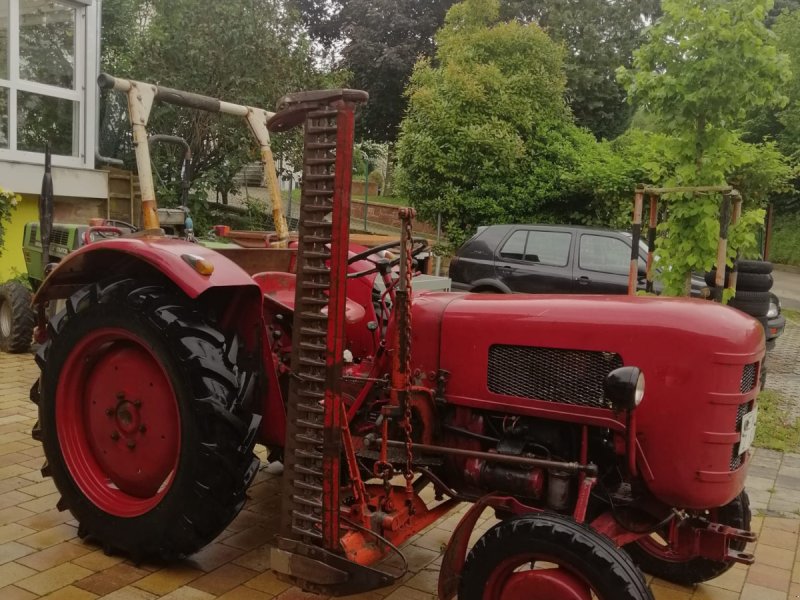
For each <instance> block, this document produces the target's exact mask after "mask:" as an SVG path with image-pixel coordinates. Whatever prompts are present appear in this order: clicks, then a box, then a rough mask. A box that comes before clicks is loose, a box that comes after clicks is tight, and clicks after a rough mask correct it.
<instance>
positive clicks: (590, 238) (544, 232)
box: [450, 225, 705, 294]
mask: <svg viewBox="0 0 800 600" xmlns="http://www.w3.org/2000/svg"><path fill="white" fill-rule="evenodd" d="M630 257H631V234H630V233H627V232H624V231H611V230H607V229H592V228H588V227H576V226H569V225H565V226H562V225H491V226H489V227H481V228H479V229H478V233H477V234H475V235H474V236H473V237H472V239H470V240H469V241H468V242H467V243H466V244H464V245H463V246H462V247H461V248H460V249H459V251H458V252H457V253H456V256H455V258H453V260H452V262H451V263H450V278H451V279H452V280H453V289H454V290H463V291H472V292H505V293H508V292H528V293H534V294H625V293H626V292H627V290H628V268H629V266H630ZM646 260H647V248H646V246H645V245H644V244H641V246H640V248H639V274H640V276H641V280H642V284H643V283H644V270H645V264H646ZM692 283H693V285H692V287H693V288H694V287H698V292H699V288H701V287H703V286H704V285H705V284H704V283H703V281H702V279H700V278H698V280H697V282H695V281H693V282H692Z"/></svg>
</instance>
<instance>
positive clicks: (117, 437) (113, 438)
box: [111, 431, 119, 440]
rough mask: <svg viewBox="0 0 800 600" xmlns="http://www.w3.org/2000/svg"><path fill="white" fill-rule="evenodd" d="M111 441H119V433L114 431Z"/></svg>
mask: <svg viewBox="0 0 800 600" xmlns="http://www.w3.org/2000/svg"><path fill="white" fill-rule="evenodd" d="M111 439H112V440H118V439H119V431H112V432H111Z"/></svg>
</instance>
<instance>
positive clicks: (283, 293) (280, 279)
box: [253, 271, 367, 325]
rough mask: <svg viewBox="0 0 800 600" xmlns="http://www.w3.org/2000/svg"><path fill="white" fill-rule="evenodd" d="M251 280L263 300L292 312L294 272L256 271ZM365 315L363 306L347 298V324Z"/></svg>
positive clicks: (326, 309) (324, 309) (355, 321)
mask: <svg viewBox="0 0 800 600" xmlns="http://www.w3.org/2000/svg"><path fill="white" fill-rule="evenodd" d="M253 281H255V282H256V283H257V284H258V287H260V288H261V293H262V294H264V300H266V301H268V302H270V303H272V304H274V305H276V306H277V307H279V308H281V309H283V310H285V311H288V312H294V295H295V283H296V282H297V277H296V276H295V274H294V273H283V272H280V271H265V272H264V273H256V274H255V275H253ZM322 311H323V312H324V313H327V312H328V308H327V307H325V308H323V309H322ZM366 316H367V311H365V310H364V307H363V306H361V305H360V304H358V303H357V302H353V301H352V300H350V299H349V298H348V299H347V303H346V304H345V310H344V319H345V321H347V323H348V324H350V325H354V324H356V323H359V322H360V321H362V320H363V319H364V318H365V317H366Z"/></svg>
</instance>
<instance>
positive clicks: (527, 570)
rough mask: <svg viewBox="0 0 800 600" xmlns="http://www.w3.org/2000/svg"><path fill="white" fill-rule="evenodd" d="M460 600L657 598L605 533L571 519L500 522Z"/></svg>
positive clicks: (468, 567)
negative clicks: (602, 533)
mask: <svg viewBox="0 0 800 600" xmlns="http://www.w3.org/2000/svg"><path fill="white" fill-rule="evenodd" d="M458 598H459V600H590V599H591V598H599V599H601V600H653V595H652V593H651V592H650V590H649V589H648V587H647V584H646V583H645V580H644V577H643V576H642V572H641V571H640V570H639V569H638V568H637V567H636V565H635V564H634V563H633V561H632V560H631V559H630V557H629V556H628V555H627V554H625V552H623V551H622V550H620V549H619V548H617V547H616V546H615V545H614V543H613V542H612V541H611V540H610V539H608V538H607V537H605V536H603V535H601V534H599V533H597V532H595V531H593V530H592V529H590V528H589V527H587V526H586V525H582V524H580V523H576V522H575V521H573V520H572V519H570V518H568V517H564V516H561V515H554V514H536V515H526V516H523V517H516V518H513V519H509V520H507V521H502V522H501V523H498V524H497V525H495V526H494V527H492V528H491V529H490V530H489V531H487V532H486V534H484V536H483V537H482V538H481V539H479V540H478V542H477V543H476V544H475V546H474V547H473V548H472V550H471V551H470V553H469V556H468V557H467V561H466V563H465V564H464V570H463V573H462V575H461V583H460V585H459V590H458Z"/></svg>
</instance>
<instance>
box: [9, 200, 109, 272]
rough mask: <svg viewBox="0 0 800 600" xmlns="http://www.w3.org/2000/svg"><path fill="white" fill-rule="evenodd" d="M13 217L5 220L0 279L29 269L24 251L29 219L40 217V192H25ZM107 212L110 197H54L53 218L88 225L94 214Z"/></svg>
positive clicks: (100, 214) (56, 220)
mask: <svg viewBox="0 0 800 600" xmlns="http://www.w3.org/2000/svg"><path fill="white" fill-rule="evenodd" d="M21 197H22V202H20V203H19V204H18V205H17V208H16V210H15V211H14V212H13V213H12V215H11V219H10V220H9V221H8V222H6V223H4V225H5V234H4V237H5V240H4V243H3V246H2V247H0V282H3V281H6V280H8V279H11V278H13V277H16V276H18V275H23V274H25V273H27V270H26V267H25V258H24V257H23V255H22V236H23V233H24V229H25V223H29V222H30V221H38V220H39V196H38V195H37V196H34V195H32V194H23V195H22V196H21ZM105 216H106V200H105V199H98V198H66V197H56V198H54V200H53V222H54V223H65V224H68V223H71V224H79V225H88V224H89V219H91V218H93V217H105Z"/></svg>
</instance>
